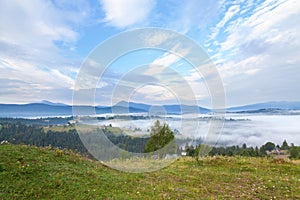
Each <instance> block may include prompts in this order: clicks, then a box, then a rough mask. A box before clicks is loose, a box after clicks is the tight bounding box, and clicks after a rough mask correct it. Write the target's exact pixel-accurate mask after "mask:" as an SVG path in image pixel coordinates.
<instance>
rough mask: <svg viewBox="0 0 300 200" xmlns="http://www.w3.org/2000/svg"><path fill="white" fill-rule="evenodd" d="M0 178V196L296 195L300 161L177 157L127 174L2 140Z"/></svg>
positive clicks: (76, 157) (68, 154)
mask: <svg viewBox="0 0 300 200" xmlns="http://www.w3.org/2000/svg"><path fill="white" fill-rule="evenodd" d="M0 180H1V181H0V199H297V198H298V199H299V198H300V163H299V162H292V161H284V160H275V159H271V158H269V159H267V158H243V157H215V158H205V159H203V160H201V161H200V162H199V163H196V162H195V160H194V159H191V158H181V159H179V160H178V161H176V162H174V163H173V164H172V165H170V166H169V167H167V168H164V169H162V170H160V171H156V172H152V173H142V174H130V173H124V172H120V171H116V170H112V169H110V168H107V167H105V166H103V165H102V164H101V163H99V162H95V161H91V160H88V159H86V158H83V157H81V156H79V155H76V154H73V153H72V152H63V153H62V152H61V151H58V150H50V149H44V148H37V147H27V146H21V145H18V146H14V145H0Z"/></svg>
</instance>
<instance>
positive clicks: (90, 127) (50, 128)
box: [0, 124, 122, 135]
mask: <svg viewBox="0 0 300 200" xmlns="http://www.w3.org/2000/svg"><path fill="white" fill-rule="evenodd" d="M0 128H1V125H0ZM96 128H100V129H106V130H108V131H110V132H112V133H114V134H116V135H118V134H120V133H122V130H121V129H120V128H118V127H110V126H106V127H104V126H93V125H85V124H79V125H56V126H46V127H44V131H45V132H48V131H56V132H64V131H66V132H67V131H69V130H73V129H79V130H81V131H91V130H94V129H96Z"/></svg>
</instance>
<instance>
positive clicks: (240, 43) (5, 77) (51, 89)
mask: <svg viewBox="0 0 300 200" xmlns="http://www.w3.org/2000/svg"><path fill="white" fill-rule="evenodd" d="M298 19H300V1H297V0H278V1H275V0H273V1H272V0H270V1H268V0H266V1H250V0H249V1H243V0H241V1H226V0H222V1H204V0H187V1H179V0H178V1H176V0H166V1H155V0H126V1H125V0H99V1H85V0H75V1H65V0H61V1H45V0H32V1H18V0H2V1H1V2H0V29H1V32H0V103H28V102H38V101H41V100H44V99H46V100H50V101H54V102H64V103H68V104H71V103H72V91H73V89H74V84H75V80H76V76H77V74H78V72H79V70H80V67H81V64H82V63H83V61H84V60H85V59H86V57H87V56H88V55H89V53H90V52H91V51H92V50H93V49H94V48H95V47H96V46H97V45H98V44H100V43H101V42H103V41H105V40H107V39H108V38H110V37H112V36H114V35H116V34H119V33H121V32H123V31H128V30H132V29H137V28H146V27H157V28H164V29H169V30H173V31H177V32H179V33H181V34H184V35H186V36H187V37H190V38H191V39H193V40H194V41H195V42H196V43H197V44H198V45H200V46H201V47H202V48H203V50H204V51H206V52H207V53H208V55H209V56H210V58H211V60H212V61H213V63H214V64H215V65H216V67H217V69H218V71H219V74H220V77H221V78H222V80H223V85H224V89H225V92H226V99H227V104H228V106H234V105H243V104H251V103H257V102H264V101H300V93H299V91H300V84H299V80H300V66H299V65H300V56H299V53H300V24H299V23H298ZM120 45H121V44H120ZM137 58H138V59H137ZM147 63H148V64H149V63H157V64H164V65H170V66H172V67H173V68H174V69H176V68H180V71H181V76H182V77H183V78H184V80H186V81H187V82H188V83H189V84H190V85H191V87H192V88H193V89H194V91H195V97H196V99H197V101H199V102H200V104H203V105H204V106H209V102H210V96H209V92H208V91H207V89H206V88H205V85H203V82H202V81H201V77H198V76H195V74H194V72H193V69H192V66H189V65H188V64H187V63H185V62H184V61H183V60H178V59H177V58H176V56H174V55H170V54H168V53H166V52H159V51H153V50H144V51H140V52H133V53H132V54H128V55H127V56H124V58H120V59H119V60H117V61H116V62H115V63H113V64H112V65H111V67H110V70H108V71H107V75H106V76H105V77H104V78H103V80H101V81H100V83H99V84H98V85H99V88H98V91H97V97H96V103H97V104H103V105H104V104H106V105H107V104H109V102H108V100H109V96H108V95H109V91H111V90H112V89H113V88H114V87H115V86H116V84H117V81H118V79H119V78H120V77H121V76H122V75H123V74H122V73H126V70H127V71H128V70H132V69H134V66H136V65H141V64H147ZM157 97H160V101H162V102H163V103H174V95H172V94H171V93H170V91H169V93H168V91H165V89H163V88H161V87H154V86H153V85H148V86H145V87H144V88H140V89H138V90H136V91H135V94H133V96H132V99H130V100H134V101H138V102H147V103H151V102H154V103H160V101H159V98H157ZM118 100H119V99H118ZM120 100H121V99H120ZM124 100H126V99H124Z"/></svg>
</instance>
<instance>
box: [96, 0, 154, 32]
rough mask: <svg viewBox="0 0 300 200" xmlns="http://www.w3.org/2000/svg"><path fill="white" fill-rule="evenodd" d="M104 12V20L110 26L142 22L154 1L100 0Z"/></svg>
mask: <svg viewBox="0 0 300 200" xmlns="http://www.w3.org/2000/svg"><path fill="white" fill-rule="evenodd" d="M101 4H102V9H103V10H104V12H105V18H104V21H105V22H107V23H109V24H110V25H112V26H115V27H119V28H124V27H128V26H132V25H135V24H137V23H140V22H143V21H144V20H145V19H146V18H147V17H148V15H149V14H150V12H151V10H152V9H153V7H154V5H155V2H154V1H153V0H143V1H141V0H126V1H124V0H101Z"/></svg>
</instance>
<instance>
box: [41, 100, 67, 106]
mask: <svg viewBox="0 0 300 200" xmlns="http://www.w3.org/2000/svg"><path fill="white" fill-rule="evenodd" d="M41 103H42V104H46V105H50V106H67V104H64V103H53V102H51V101H47V100H43V101H41Z"/></svg>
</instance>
